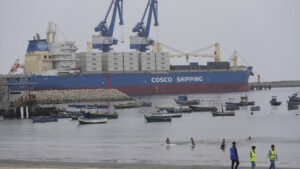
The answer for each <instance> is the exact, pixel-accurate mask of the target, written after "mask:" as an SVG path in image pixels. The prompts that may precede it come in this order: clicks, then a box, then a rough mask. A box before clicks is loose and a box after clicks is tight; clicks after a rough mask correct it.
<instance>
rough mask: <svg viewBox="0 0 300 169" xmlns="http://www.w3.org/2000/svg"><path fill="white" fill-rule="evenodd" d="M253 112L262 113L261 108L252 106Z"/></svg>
mask: <svg viewBox="0 0 300 169" xmlns="http://www.w3.org/2000/svg"><path fill="white" fill-rule="evenodd" d="M250 110H251V111H260V107H259V106H252V107H251V108H250Z"/></svg>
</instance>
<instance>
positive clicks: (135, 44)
mask: <svg viewBox="0 0 300 169" xmlns="http://www.w3.org/2000/svg"><path fill="white" fill-rule="evenodd" d="M147 12H148V18H147V25H146V26H145V25H144V19H145V16H146V14H147ZM152 13H153V16H154V26H158V25H159V24H158V1H157V0H149V1H148V3H147V6H146V9H145V11H144V14H143V16H142V19H141V21H140V22H139V23H137V25H136V26H135V27H134V28H133V29H132V32H135V33H137V35H136V36H130V49H136V50H138V51H140V52H145V51H147V50H148V48H147V47H148V46H149V45H152V44H153V42H154V41H153V40H151V39H149V34H150V28H151V21H152Z"/></svg>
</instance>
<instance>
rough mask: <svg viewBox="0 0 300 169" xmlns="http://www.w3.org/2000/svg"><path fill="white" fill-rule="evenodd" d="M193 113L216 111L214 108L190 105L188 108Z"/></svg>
mask: <svg viewBox="0 0 300 169" xmlns="http://www.w3.org/2000/svg"><path fill="white" fill-rule="evenodd" d="M189 107H190V108H191V109H192V110H193V111H196V112H201V111H217V108H216V107H204V106H196V105H190V106H189Z"/></svg>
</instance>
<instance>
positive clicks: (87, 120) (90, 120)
mask: <svg viewBox="0 0 300 169" xmlns="http://www.w3.org/2000/svg"><path fill="white" fill-rule="evenodd" d="M78 122H79V124H98V123H106V122H107V118H82V117H79V118H78Z"/></svg>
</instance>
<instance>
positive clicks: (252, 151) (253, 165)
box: [249, 146, 256, 169]
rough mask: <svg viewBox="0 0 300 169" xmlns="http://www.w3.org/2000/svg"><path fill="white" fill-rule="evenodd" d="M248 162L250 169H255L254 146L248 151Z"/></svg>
mask: <svg viewBox="0 0 300 169" xmlns="http://www.w3.org/2000/svg"><path fill="white" fill-rule="evenodd" d="M249 160H250V162H251V166H252V167H251V169H254V168H255V166H256V165H255V162H256V152H255V146H252V149H251V150H250V157H249Z"/></svg>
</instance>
